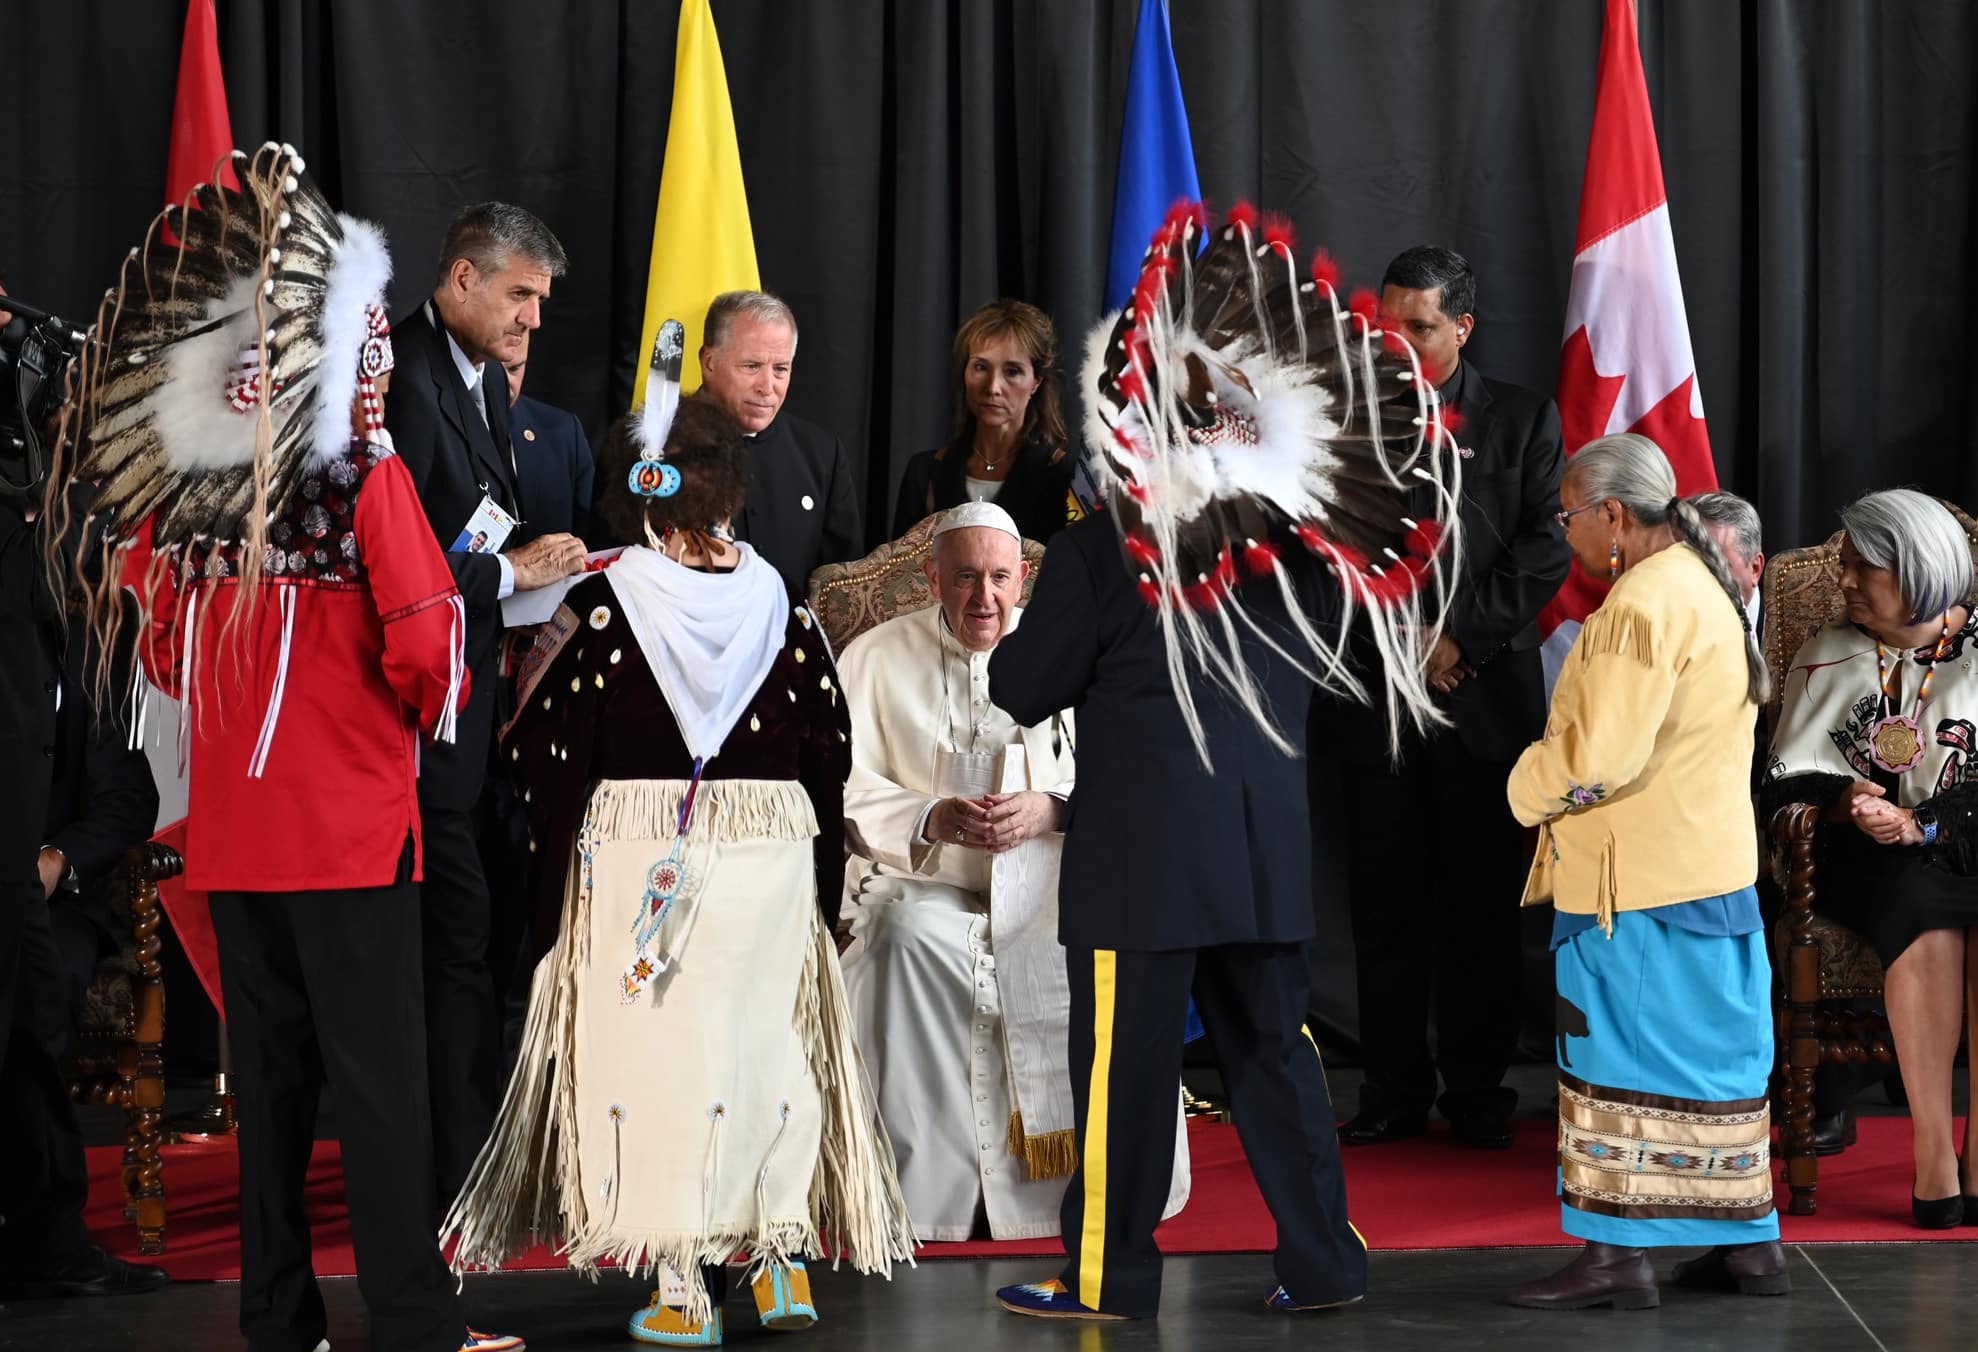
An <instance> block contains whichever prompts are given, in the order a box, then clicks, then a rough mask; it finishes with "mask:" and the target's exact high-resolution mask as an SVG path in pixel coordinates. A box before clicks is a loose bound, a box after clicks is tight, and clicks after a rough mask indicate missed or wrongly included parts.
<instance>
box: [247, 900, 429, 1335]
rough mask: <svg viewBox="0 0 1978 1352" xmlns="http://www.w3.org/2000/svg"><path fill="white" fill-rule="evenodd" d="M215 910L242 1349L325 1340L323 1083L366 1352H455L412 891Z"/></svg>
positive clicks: (415, 903)
mask: <svg viewBox="0 0 1978 1352" xmlns="http://www.w3.org/2000/svg"><path fill="white" fill-rule="evenodd" d="M408 862H409V861H408ZM408 873H409V868H408ZM212 900H213V929H214V933H215V935H216V937H217V938H218V940H219V949H220V980H221V985H222V988H223V990H224V993H225V996H226V1002H227V1035H228V1038H229V1039H230V1041H231V1044H232V1047H233V1057H234V1068H235V1070H236V1071H237V1072H238V1079H237V1081H236V1083H237V1085H238V1088H237V1090H236V1099H235V1109H236V1112H237V1114H238V1117H239V1121H240V1248H241V1287H240V1329H241V1332H242V1333H243V1334H245V1335H246V1336H247V1342H248V1347H249V1348H250V1349H251V1352H307V1349H310V1348H313V1347H314V1346H315V1345H316V1342H317V1340H318V1339H320V1338H321V1337H322V1336H323V1333H324V1328H325V1324H324V1313H323V1298H322V1294H321V1292H320V1291H319V1290H318V1289H317V1286H316V1274H315V1272H314V1271H313V1269H312V1268H311V1266H310V1246H309V1224H308V1219H307V1217H306V1216H305V1215H304V1213H303V1203H302V1198H303V1182H304V1178H305V1176H306V1175H307V1173H308V1169H309V1151H310V1147H311V1145H312V1144H313V1142H314V1138H315V1124H316V1106H317V1101H318V1099H319V1097H320V1095H321V1091H322V1086H323V1084H324V1082H325V1081H327V1082H328V1084H329V1086H330V1091H331V1093H332V1094H334V1095H335V1099H336V1115H337V1135H338V1137H339V1138H340V1139H341V1141H342V1143H343V1171H344V1194H345V1196H346V1197H347V1198H348V1200H349V1203H350V1229H351V1239H352V1241H353V1244H354V1246H355V1248H356V1251H357V1286H358V1290H359V1291H361V1292H362V1293H363V1295H364V1304H365V1307H366V1308H367V1309H368V1311H369V1312H370V1317H371V1342H370V1345H371V1347H372V1348H373V1349H376V1352H387V1350H389V1352H457V1349H458V1348H459V1347H460V1345H461V1343H462V1342H464V1341H465V1339H466V1325H465V1323H464V1321H463V1320H462V1319H461V1316H460V1304H459V1299H458V1296H457V1294H456V1290H457V1288H456V1285H455V1282H454V1278H453V1274H452V1273H451V1272H449V1271H448V1270H447V1266H446V1263H445V1261H444V1260H443V1259H442V1258H441V1257H440V1251H439V1245H438V1243H437V1241H436V1240H435V1239H434V1225H433V1204H432V1198H433V1171H432V1155H431V1152H430V1148H429V1145H428V1142H430V1141H431V1139H432V1134H431V1133H432V1123H431V1119H430V1117H429V1115H428V1113H427V1109H426V1040H425V1037H424V1035H423V1034H424V1028H425V1007H424V1004H423V1000H422V996H421V989H420V977H419V897H418V892H417V889H416V888H415V887H414V885H413V884H412V883H410V882H409V881H408V882H403V883H399V884H395V885H393V886H390V887H373V888H362V889H357V890H351V891H322V892H216V893H214V894H213V899H212Z"/></svg>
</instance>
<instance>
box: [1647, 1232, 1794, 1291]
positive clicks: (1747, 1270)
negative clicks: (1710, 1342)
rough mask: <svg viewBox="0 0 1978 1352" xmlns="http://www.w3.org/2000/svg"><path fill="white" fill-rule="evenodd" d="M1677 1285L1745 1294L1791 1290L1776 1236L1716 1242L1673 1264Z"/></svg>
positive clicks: (1790, 1282) (1784, 1258) (1701, 1289)
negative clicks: (1759, 1240) (1697, 1255)
mask: <svg viewBox="0 0 1978 1352" xmlns="http://www.w3.org/2000/svg"><path fill="white" fill-rule="evenodd" d="M1672 1277H1673V1280H1674V1281H1675V1283H1676V1285H1678V1286H1687V1287H1689V1288H1691V1289H1692V1290H1696V1291H1736V1292H1738V1293H1739V1294H1740V1295H1746V1296H1783V1295H1785V1294H1787V1293H1788V1292H1790V1291H1791V1290H1792V1289H1793V1279H1792V1278H1791V1277H1789V1276H1787V1275H1786V1251H1785V1249H1784V1247H1783V1246H1781V1245H1780V1243H1779V1241H1778V1240H1776V1239H1768V1240H1766V1241H1764V1242H1763V1243H1760V1244H1719V1245H1718V1246H1717V1247H1716V1248H1714V1249H1712V1250H1711V1251H1710V1252H1709V1253H1706V1254H1704V1255H1703V1256H1702V1257H1700V1258H1692V1259H1690V1260H1689V1261H1687V1262H1683V1263H1678V1264H1676V1270H1675V1272H1674V1273H1673V1274H1672Z"/></svg>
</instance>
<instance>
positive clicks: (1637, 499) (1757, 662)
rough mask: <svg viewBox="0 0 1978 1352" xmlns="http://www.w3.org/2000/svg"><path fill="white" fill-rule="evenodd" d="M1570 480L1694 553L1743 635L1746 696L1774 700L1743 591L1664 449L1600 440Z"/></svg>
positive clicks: (1636, 436)
mask: <svg viewBox="0 0 1978 1352" xmlns="http://www.w3.org/2000/svg"><path fill="white" fill-rule="evenodd" d="M1566 477H1567V478H1569V479H1571V480H1572V481H1573V485H1574V486H1575V487H1576V488H1578V489H1579V493H1580V497H1581V498H1582V499H1583V500H1585V501H1586V502H1588V503H1595V502H1606V501H1608V500H1609V499H1612V500H1613V501H1615V502H1618V503H1620V504H1621V507H1622V510H1624V511H1626V512H1627V514H1628V515H1629V516H1631V517H1633V518H1634V519H1635V520H1636V521H1638V522H1640V523H1641V524H1642V525H1644V526H1663V525H1666V526H1668V527H1669V529H1670V530H1671V531H1672V532H1674V534H1675V536H1676V539H1677V540H1679V541H1681V542H1682V543H1683V544H1686V545H1688V546H1689V547H1690V548H1691V549H1693V550H1695V551H1696V553H1697V556H1698V557H1699V558H1701V559H1702V560H1703V561H1704V563H1705V564H1706V565H1707V566H1708V567H1709V569H1710V575H1711V576H1712V577H1714V578H1716V579H1717V585H1718V586H1720V587H1722V588H1723V589H1724V595H1725V597H1726V598H1728V599H1729V601H1730V603H1731V609H1732V610H1733V611H1735V612H1737V617H1738V624H1739V626H1740V627H1741V628H1742V629H1743V630H1744V656H1745V692H1746V695H1747V697H1748V698H1749V699H1750V700H1751V702H1752V703H1754V704H1763V703H1764V702H1765V701H1766V700H1767V699H1770V698H1771V695H1772V675H1771V672H1770V671H1769V670H1767V668H1766V666H1765V654H1764V653H1763V652H1761V651H1759V647H1758V636H1757V635H1756V634H1754V633H1752V631H1751V618H1750V617H1749V616H1748V615H1746V614H1745V608H1744V592H1743V589H1742V588H1740V587H1739V586H1738V580H1737V578H1736V577H1734V576H1733V575H1732V573H1731V565H1730V562H1729V561H1728V560H1727V559H1725V557H1724V551H1723V550H1721V549H1719V548H1718V547H1717V541H1716V539H1715V538H1714V537H1713V536H1712V535H1711V534H1710V531H1709V529H1708V528H1707V527H1706V526H1705V525H1704V522H1703V518H1702V517H1701V516H1699V515H1698V514H1697V510H1696V507H1695V506H1694V504H1692V503H1691V502H1690V501H1689V500H1688V499H1686V498H1681V497H1678V496H1677V495H1676V471H1675V470H1673V469H1671V468H1670V466H1669V457H1668V456H1666V455H1664V454H1663V453H1662V448H1661V447H1660V446H1657V445H1656V444H1655V443H1654V442H1653V441H1651V440H1649V439H1648V438H1647V437H1645V436H1642V435H1641V434H1640V433H1638V432H1622V433H1620V434H1618V435H1616V436H1611V437H1601V438H1600V439H1598V440H1597V441H1590V442H1588V443H1587V444H1586V445H1584V446H1582V447H1580V449H1579V450H1578V451H1576V452H1574V454H1573V458H1572V459H1571V460H1568V461H1567V462H1566Z"/></svg>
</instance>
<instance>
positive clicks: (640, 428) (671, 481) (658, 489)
mask: <svg viewBox="0 0 1978 1352" xmlns="http://www.w3.org/2000/svg"><path fill="white" fill-rule="evenodd" d="M686 352H687V330H686V328H685V327H684V326H683V325H682V324H681V323H680V321H679V320H677V319H669V320H667V321H666V322H665V323H664V324H661V325H660V326H659V337H658V338H656V339H654V340H653V345H652V369H651V370H650V371H649V372H648V373H647V376H646V402H645V406H644V407H642V408H641V409H640V410H639V420H638V422H637V424H636V425H635V428H634V437H635V438H636V440H637V441H638V445H639V458H638V459H637V460H635V461H633V462H632V468H631V471H630V473H629V474H628V475H627V476H626V480H627V481H626V486H627V487H628V488H630V489H631V490H632V491H633V492H634V493H636V494H638V495H639V496H640V497H642V498H670V497H672V496H673V495H674V494H675V493H678V492H679V491H680V471H679V470H677V469H675V468H674V467H673V466H672V465H669V464H667V463H666V434H667V433H668V432H670V431H672V430H673V415H674V414H676V413H678V412H679V411H680V364H681V362H682V360H683V359H684V358H685V356H686Z"/></svg>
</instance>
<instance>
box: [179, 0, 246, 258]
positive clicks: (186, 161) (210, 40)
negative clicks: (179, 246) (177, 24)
mask: <svg viewBox="0 0 1978 1352" xmlns="http://www.w3.org/2000/svg"><path fill="white" fill-rule="evenodd" d="M233 148H234V134H233V130H232V128H231V126H230V125H229V120H228V117H227V86H226V82H225V80H223V79H222V78H221V75H220V25H219V22H218V20H217V19H216V18H215V16H214V13H213V0H191V3H190V4H188V5H187V6H186V11H185V37H184V39H183V41H181V42H180V44H179V87H178V93H177V94H176V95H175V96H174V97H173V99H172V148H171V156H170V158H169V159H168V160H167V161H166V163H165V201H166V203H167V204H168V205H170V204H173V203H182V202H184V201H185V199H186V195H187V194H188V193H190V192H191V191H192V190H193V188H194V187H195V186H196V185H198V184H201V183H206V182H210V181H211V180H212V177H213V169H214V167H215V166H216V165H217V166H218V167H219V170H220V182H222V183H224V184H226V185H227V186H228V187H229V188H233V189H236V190H238V189H239V187H240V180H239V179H237V178H236V177H235V176H234V170H233V165H232V164H231V163H224V164H223V163H221V162H222V161H223V160H224V159H225V158H226V156H227V155H228V154H230V153H231V152H232V150H233ZM166 238H167V240H171V239H172V236H171V232H170V231H167V232H166ZM172 242H174V243H176V242H177V241H175V240H172Z"/></svg>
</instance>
